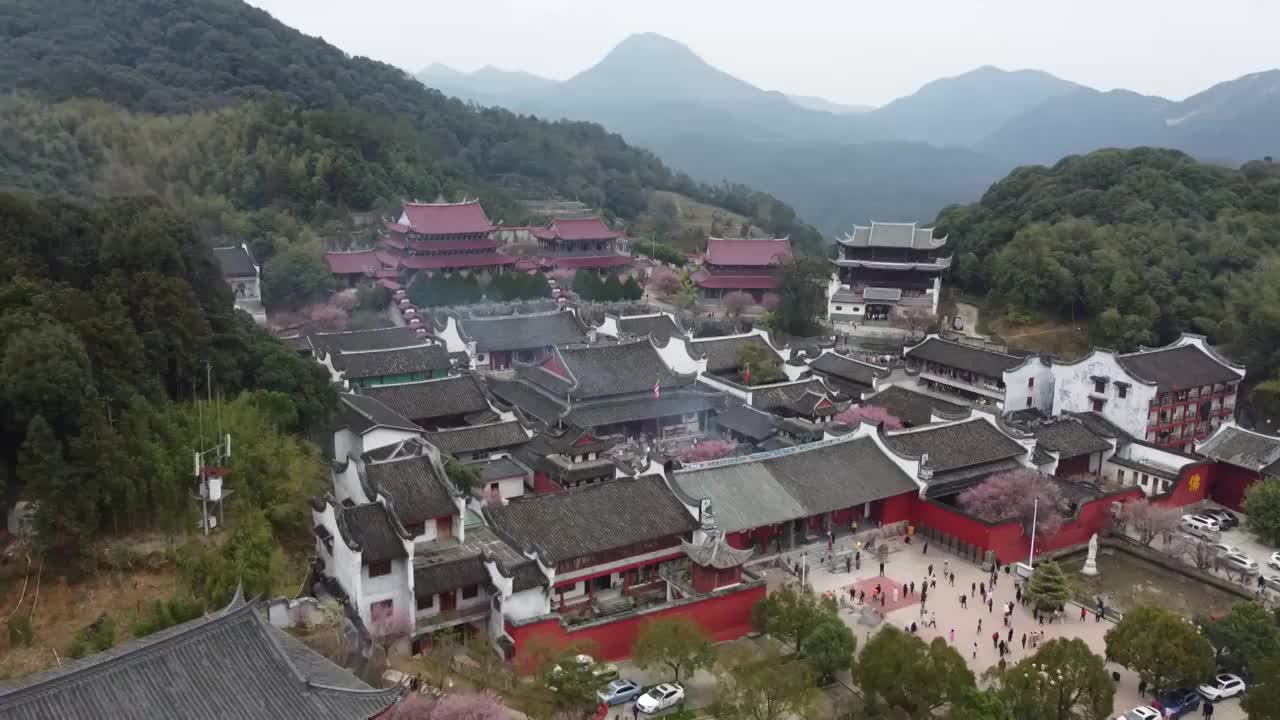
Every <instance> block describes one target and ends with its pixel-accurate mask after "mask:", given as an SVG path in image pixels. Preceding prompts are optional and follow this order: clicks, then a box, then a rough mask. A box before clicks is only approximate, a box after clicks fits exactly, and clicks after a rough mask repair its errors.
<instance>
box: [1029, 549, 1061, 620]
mask: <svg viewBox="0 0 1280 720" xmlns="http://www.w3.org/2000/svg"><path fill="white" fill-rule="evenodd" d="M1027 595H1029V596H1030V597H1031V602H1033V603H1035V606H1036V608H1037V609H1038V610H1040V612H1053V611H1055V610H1057V609H1058V608H1060V607H1063V606H1065V605H1066V604H1067V601H1068V600H1070V599H1071V581H1070V579H1069V578H1067V575H1066V573H1065V572H1063V570H1062V566H1061V565H1059V564H1058V563H1056V562H1053V561H1052V560H1048V561H1045V562H1042V563H1040V564H1039V565H1037V566H1036V568H1035V570H1033V571H1032V573H1031V580H1030V581H1029V582H1028V583H1027Z"/></svg>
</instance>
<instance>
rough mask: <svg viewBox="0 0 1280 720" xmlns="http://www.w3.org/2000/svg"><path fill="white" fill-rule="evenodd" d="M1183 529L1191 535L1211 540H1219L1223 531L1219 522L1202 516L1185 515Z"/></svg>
mask: <svg viewBox="0 0 1280 720" xmlns="http://www.w3.org/2000/svg"><path fill="white" fill-rule="evenodd" d="M1182 529H1183V530H1184V531H1185V532H1187V533H1190V534H1191V535H1196V536H1198V537H1202V538H1209V539H1211V540H1216V539H1218V534H1219V531H1220V530H1221V528H1219V526H1218V523H1217V521H1215V520H1211V519H1209V518H1207V517H1203V516H1200V515H1183V516H1182Z"/></svg>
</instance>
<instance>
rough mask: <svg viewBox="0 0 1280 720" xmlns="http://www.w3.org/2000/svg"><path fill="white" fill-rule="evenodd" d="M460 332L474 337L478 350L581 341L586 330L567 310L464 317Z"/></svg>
mask: <svg viewBox="0 0 1280 720" xmlns="http://www.w3.org/2000/svg"><path fill="white" fill-rule="evenodd" d="M459 325H460V329H461V331H462V335H463V337H464V338H466V339H470V340H474V341H475V343H476V350H478V351H480V352H493V351H495V350H497V351H507V350H529V349H533V348H540V347H549V346H551V345H567V344H569V343H580V342H582V341H583V340H585V339H586V332H585V331H584V330H583V327H582V324H581V323H580V322H578V317H577V316H576V315H575V314H574V313H572V312H569V311H567V310H557V311H553V312H546V313H535V314H530V315H503V316H497V317H474V318H464V319H463V320H461V321H460V322H459Z"/></svg>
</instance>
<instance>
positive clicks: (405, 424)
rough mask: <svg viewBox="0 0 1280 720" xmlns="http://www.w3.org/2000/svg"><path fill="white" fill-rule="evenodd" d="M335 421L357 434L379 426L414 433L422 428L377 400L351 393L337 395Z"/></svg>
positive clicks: (339, 426) (339, 425)
mask: <svg viewBox="0 0 1280 720" xmlns="http://www.w3.org/2000/svg"><path fill="white" fill-rule="evenodd" d="M337 423H338V428H344V427H345V428H347V429H349V430H350V431H351V432H353V433H356V434H357V435H363V434H365V433H367V432H369V431H370V430H373V429H374V428H379V427H383V428H392V429H395V430H407V431H408V432H415V433H416V432H420V431H421V430H422V428H420V427H418V426H417V425H415V424H414V423H413V421H412V420H410V419H408V418H406V417H404V416H403V415H401V414H399V413H397V412H396V411H394V410H392V409H391V408H389V407H387V406H386V405H383V404H382V403H380V402H378V401H377V400H375V399H373V398H370V397H366V396H364V395H353V394H351V393H340V394H339V395H338V416H337Z"/></svg>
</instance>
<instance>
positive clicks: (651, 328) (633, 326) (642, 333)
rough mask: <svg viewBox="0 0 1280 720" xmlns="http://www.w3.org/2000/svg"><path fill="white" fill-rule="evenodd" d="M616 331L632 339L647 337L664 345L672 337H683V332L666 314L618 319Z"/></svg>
mask: <svg viewBox="0 0 1280 720" xmlns="http://www.w3.org/2000/svg"><path fill="white" fill-rule="evenodd" d="M618 330H619V332H622V333H625V334H627V335H630V336H632V337H648V336H650V335H652V336H653V339H654V340H656V341H658V342H660V343H665V342H667V340H669V339H670V338H671V337H672V336H674V335H683V334H684V331H683V330H681V329H680V327H679V326H678V325H676V321H675V320H674V319H672V317H671V316H670V315H668V314H666V313H659V314H657V315H632V316H630V317H620V318H618Z"/></svg>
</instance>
